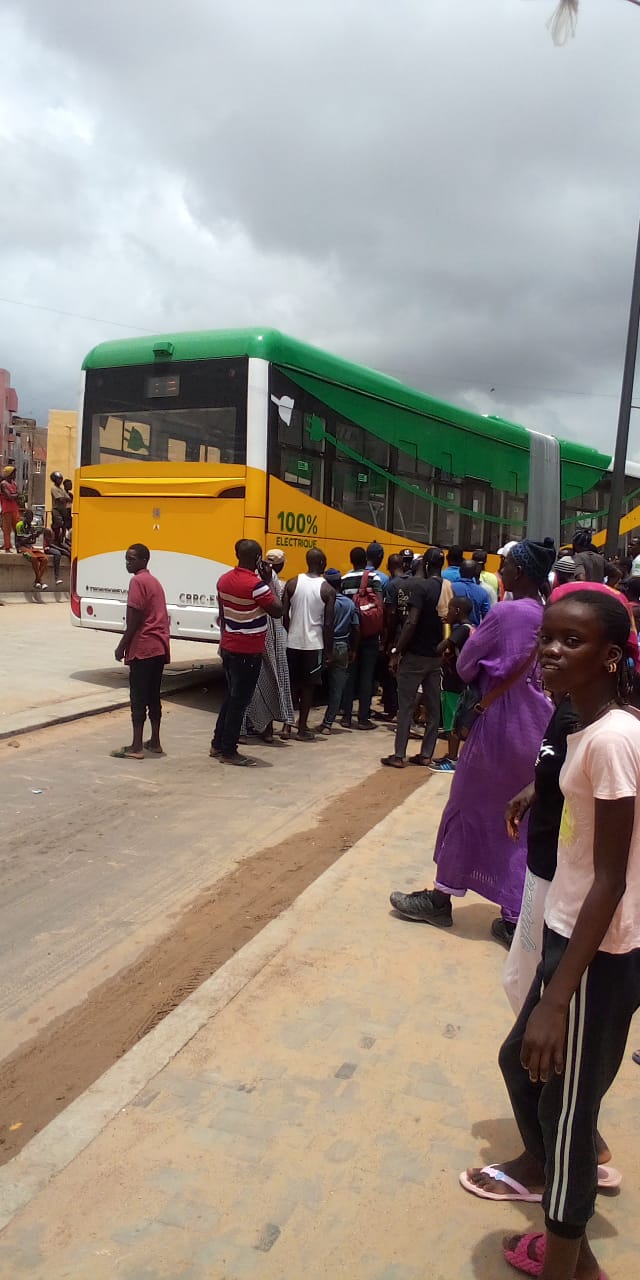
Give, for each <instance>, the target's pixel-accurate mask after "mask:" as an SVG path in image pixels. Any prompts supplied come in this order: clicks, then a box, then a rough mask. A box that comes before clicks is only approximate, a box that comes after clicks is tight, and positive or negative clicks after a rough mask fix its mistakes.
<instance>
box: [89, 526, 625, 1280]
mask: <svg viewBox="0 0 640 1280" xmlns="http://www.w3.org/2000/svg"><path fill="white" fill-rule="evenodd" d="M629 551H630V555H629V556H626V557H625V556H624V555H622V554H621V555H620V556H617V557H615V558H614V560H613V561H611V562H608V561H606V560H605V559H604V557H603V556H602V554H601V553H600V552H599V551H598V549H597V548H596V547H595V546H593V544H592V542H591V537H590V535H589V533H588V531H586V530H578V531H577V533H576V535H575V537H574V539H573V543H572V545H571V546H570V547H567V548H564V547H563V548H560V550H559V551H558V552H557V551H556V548H555V547H554V545H553V543H552V541H551V540H550V539H546V540H545V541H544V542H535V541H532V540H529V539H524V540H522V541H519V542H515V541H514V542H510V543H507V544H505V546H504V547H502V548H501V549H500V552H499V555H500V569H499V572H498V573H497V574H494V573H492V572H491V571H490V570H488V569H487V556H486V554H485V552H484V551H481V550H478V551H476V552H474V553H473V555H472V556H471V557H470V558H467V557H466V556H465V555H464V554H463V552H462V550H461V549H460V548H456V547H454V548H450V549H449V551H448V553H447V555H446V566H445V554H444V552H443V551H442V550H441V549H440V548H439V547H430V548H429V549H428V550H427V551H426V552H424V553H423V554H422V555H419V556H416V555H415V554H414V553H413V551H411V550H410V549H409V548H407V549H406V550H405V551H402V552H400V553H393V554H392V555H390V556H389V558H388V560H387V563H386V569H383V568H382V563H383V560H384V550H383V548H382V546H381V545H380V543H377V542H374V543H372V544H371V545H370V546H369V547H367V548H366V549H365V548H362V547H354V548H353V550H352V552H351V556H350V559H351V568H350V569H348V570H346V571H345V572H342V571H340V570H339V569H336V568H327V562H326V557H325V555H324V553H323V552H322V551H321V550H320V549H319V548H315V547H314V548H311V549H310V550H309V551H308V553H307V569H306V571H305V572H303V573H299V574H297V575H295V576H293V577H290V578H288V579H285V577H284V575H283V571H284V568H285V555H284V552H283V551H282V550H281V549H279V548H276V549H274V550H272V551H269V552H267V554H266V556H265V557H264V558H263V555H262V549H261V547H260V546H259V544H258V543H257V542H255V541H252V540H251V539H242V540H241V541H239V542H238V543H237V545H236V555H237V564H236V566H235V568H233V569H232V570H230V571H229V572H227V573H224V574H223V575H222V577H221V578H220V579H219V582H218V601H219V611H220V631H221V645H220V647H221V655H222V662H223V668H224V675H225V681H226V695H225V698H224V701H223V704H222V706H221V708H220V712H219V714H218V717H217V721H216V725H215V730H214V733H213V738H212V741H211V747H210V755H211V756H212V757H213V758H214V759H216V760H217V761H219V762H220V763H221V764H227V765H236V766H241V767H248V766H250V765H251V764H252V763H253V761H252V758H251V756H248V755H245V754H243V753H242V752H240V751H239V749H238V746H239V743H240V742H241V739H242V738H243V737H245V738H248V737H250V735H251V734H254V735H257V736H259V737H260V738H261V739H262V740H263V741H264V742H267V743H268V742H272V741H273V740H274V737H275V733H276V730H277V726H280V730H279V732H280V735H281V736H282V737H284V738H288V737H292V736H293V735H294V734H295V736H296V738H297V740H298V741H300V742H304V743H307V742H312V741H314V740H315V739H316V738H317V737H327V736H330V735H331V734H332V732H333V731H334V726H335V724H336V721H338V723H339V725H340V727H341V729H342V730H343V731H345V730H346V731H347V732H349V731H351V730H361V731H370V730H374V729H376V728H378V727H379V726H380V724H381V723H383V722H386V723H387V724H389V725H391V726H393V725H394V724H395V741H394V750H393V753H392V754H390V755H387V756H383V757H382V764H383V765H385V766H388V767H391V768H404V767H405V764H406V763H407V759H406V753H407V747H408V742H409V739H410V736H411V734H412V733H415V732H416V729H415V726H416V722H417V721H418V720H421V745H420V748H419V750H418V751H417V752H416V754H415V755H414V756H412V757H410V763H414V764H416V765H419V766H421V767H427V768H428V769H429V770H432V771H433V772H446V773H451V774H452V775H453V777H452V785H451V790H450V794H449V798H448V801H447V804H446V806H445V808H444V811H443V814H442V818H441V821H440V826H439V830H438V832H437V836H436V841H435V854H434V860H435V863H436V874H435V879H434V882H433V885H432V887H430V888H426V889H422V890H418V891H411V892H408V893H405V892H400V891H395V892H393V893H392V894H391V903H392V906H393V908H394V909H395V911H396V913H397V914H398V915H399V916H400V917H405V918H408V919H410V920H413V921H421V922H424V923H426V924H428V925H430V926H432V927H436V928H438V929H450V928H451V927H452V926H453V924H454V913H453V905H452V904H453V901H454V900H457V899H460V898H461V897H463V896H464V895H465V894H466V893H467V891H468V890H470V889H472V890H473V891H474V892H476V893H478V894H480V895H481V896H483V897H485V898H486V899H487V900H488V901H490V902H492V903H495V904H496V905H497V906H498V907H499V909H500V915H499V916H498V917H497V918H496V919H495V920H494V921H493V924H492V926H491V933H492V935H493V937H494V938H495V939H496V940H497V941H498V942H500V943H501V944H502V945H503V946H504V947H505V948H506V949H507V951H508V956H507V961H506V969H505V974H504V986H505V991H506V993H507V996H508V999H509V1002H510V1004H511V1007H512V1010H513V1012H514V1014H515V1018H516V1020H515V1023H514V1025H513V1027H512V1029H511V1031H510V1032H509V1034H508V1035H507V1036H506V1038H505V1040H504V1043H503V1045H502V1047H501V1049H500V1052H499V1066H500V1070H501V1072H502V1075H503V1078H504V1082H505V1085H506V1088H507V1091H508V1094H509V1098H510V1101H511V1104H512V1107H513V1113H514V1117H515V1120H516V1122H517V1125H518V1129H519V1131H520V1134H521V1137H522V1142H523V1151H522V1153H521V1155H520V1156H518V1157H517V1159H515V1160H512V1161H507V1162H503V1163H496V1164H492V1165H488V1166H485V1167H484V1168H482V1169H479V1168H478V1169H468V1170H466V1171H465V1172H464V1173H462V1174H461V1175H460V1180H461V1183H462V1185H463V1187H464V1188H465V1189H466V1190H467V1191H468V1192H470V1193H472V1194H474V1195H476V1196H479V1197H480V1198H484V1199H490V1200H494V1201H495V1200H500V1199H507V1200H522V1201H525V1202H527V1203H532V1202H541V1203H542V1206H543V1209H544V1216H545V1230H544V1232H538V1233H531V1232H529V1233H526V1234H525V1235H522V1236H516V1237H510V1238H507V1239H505V1241H504V1245H503V1248H504V1255H505V1257H506V1258H507V1260H508V1261H509V1262H510V1263H511V1265H512V1266H513V1267H515V1268H516V1269H517V1270H520V1271H522V1272H524V1273H526V1274H528V1275H540V1276H542V1277H543V1280H600V1278H601V1277H603V1275H604V1273H603V1272H602V1271H601V1270H600V1268H599V1265H598V1263H597V1261H596V1259H595V1257H594V1255H593V1253H592V1252H591V1249H590V1246H589V1244H588V1241H587V1235H586V1228H587V1224H588V1222H589V1219H590V1217H591V1216H592V1214H593V1212H594V1205H595V1198H596V1193H597V1191H598V1188H600V1187H609V1188H611V1187H615V1186H617V1185H619V1183H620V1181H621V1175H620V1174H619V1173H618V1172H617V1171H616V1170H615V1169H614V1168H613V1167H612V1165H611V1152H610V1150H609V1148H608V1146H607V1143H606V1142H605V1140H604V1139H603V1137H602V1136H601V1134H600V1133H599V1131H598V1120H599V1112H600V1105H601V1102H602V1099H603V1097H604V1095H605V1093H606V1092H607V1090H608V1089H609V1088H610V1086H611V1085H612V1083H613V1081H614V1079H615V1077H616V1074H617V1072H618V1070H619V1067H620V1064H621V1061H622V1057H623V1055H624V1051H625V1046H626V1041H627V1036H628V1032H629V1027H630V1023H631V1019H632V1017H633V1014H634V1013H635V1012H636V1010H637V1009H638V1007H639V1006H640V822H636V797H637V795H638V792H639V790H640V715H639V713H638V712H637V711H636V709H635V708H636V705H637V703H638V701H639V698H638V688H639V673H640V658H639V652H638V638H637V621H638V618H637V613H638V609H639V608H640V590H639V589H638V588H639V587H640V540H638V539H632V541H631V543H630V546H629ZM148 562H149V550H148V548H147V547H145V546H143V545H142V544H134V545H133V546H132V547H130V548H129V550H128V551H127V556H126V565H127V569H128V571H129V572H130V573H131V574H132V584H131V587H130V591H129V599H128V607H127V621H126V631H125V634H124V636H123V637H122V640H121V641H120V643H119V645H118V648H117V650H116V658H118V659H119V660H121V659H123V658H124V659H125V660H126V661H127V662H128V664H129V668H130V686H131V715H132V724H133V738H132V742H131V744H130V745H129V746H127V747H122V748H121V749H119V750H118V751H114V752H113V753H112V754H113V755H115V756H118V757H121V758H133V759H139V760H141V759H144V754H145V750H146V751H150V752H152V753H156V754H161V753H162V746H161V742H160V721H161V714H162V711H161V703H160V681H161V678H162V670H163V667H164V663H165V662H166V661H167V660H168V657H169V623H168V618H167V611H166V601H165V598H164V592H163V590H162V587H161V585H160V583H159V582H158V581H157V579H155V578H154V577H153V576H152V575H151V574H150V573H149V570H148ZM323 684H324V696H323V695H322V686H323ZM376 687H379V689H380V693H381V702H380V707H381V709H380V710H375V711H374V710H373V697H374V691H375V689H376ZM316 703H320V705H321V706H322V707H323V708H324V710H323V712H322V718H321V720H320V722H319V724H318V725H317V726H316V727H315V728H314V727H312V726H311V724H310V716H311V713H312V710H313V707H314V705H315V704H316ZM147 715H148V717H149V721H150V725H151V736H150V738H149V740H148V741H147V742H144V741H143V732H144V724H145V720H146V717H147ZM443 736H445V737H446V739H447V749H446V754H445V755H444V756H440V757H439V758H438V757H436V744H437V742H438V739H439V737H443ZM634 1057H635V1058H636V1059H637V1060H638V1061H640V1055H634Z"/></svg>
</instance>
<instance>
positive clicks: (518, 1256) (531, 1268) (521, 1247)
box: [502, 1231, 607, 1280]
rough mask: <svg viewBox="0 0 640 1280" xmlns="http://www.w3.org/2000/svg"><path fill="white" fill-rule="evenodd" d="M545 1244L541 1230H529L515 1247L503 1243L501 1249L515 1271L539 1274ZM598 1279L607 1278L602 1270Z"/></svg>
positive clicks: (533, 1274)
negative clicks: (532, 1255) (531, 1250)
mask: <svg viewBox="0 0 640 1280" xmlns="http://www.w3.org/2000/svg"><path fill="white" fill-rule="evenodd" d="M531 1245H533V1246H534V1250H533V1251H534V1254H535V1256H534V1257H533V1258H532V1257H531V1254H530V1252H529V1249H530V1246H531ZM545 1245H546V1237H545V1235H544V1234H543V1233H542V1232H541V1231H529V1232H527V1234H526V1235H524V1236H519V1237H518V1241H517V1244H516V1247H515V1249H510V1248H509V1247H508V1245H506V1244H503V1246H502V1250H503V1253H504V1256H505V1258H506V1260H507V1262H508V1263H509V1264H510V1265H511V1266H512V1267H515V1270H516V1271H521V1272H522V1274H523V1275H525V1276H540V1275H542V1268H543V1267H544V1250H545ZM598 1280H607V1277H606V1275H605V1273H604V1271H601V1272H600V1275H599V1277H598Z"/></svg>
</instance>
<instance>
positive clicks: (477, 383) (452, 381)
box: [0, 0, 640, 409]
mask: <svg viewBox="0 0 640 1280" xmlns="http://www.w3.org/2000/svg"><path fill="white" fill-rule="evenodd" d="M633 2H634V4H638V5H639V6H640V0H633ZM0 302H4V303H6V305H7V306H10V307H24V308H26V309H27V310H28V311H46V312H48V313H49V314H50V315H54V316H66V317H67V319H69V320H89V321H91V323H92V324H108V325H111V326H112V327H113V328H114V329H129V330H131V329H133V330H135V332H136V333H158V329H145V328H143V326H142V325H140V324H127V323H125V321H123V320H105V318H104V316H86V315H82V314H81V312H79V311H63V310H61V308H60V307H46V306H45V305H44V304H43V303H40V302H22V301H20V300H19V299H18V298H2V297H0ZM429 381H431V382H446V383H447V385H448V386H454V385H455V386H463V387H464V386H466V387H474V388H477V389H478V390H486V391H487V392H488V394H500V392H502V391H530V392H534V393H535V394H537V395H539V394H540V393H541V392H544V393H545V395H552V396H582V397H584V398H585V399H587V400H617V398H618V397H617V394H616V393H615V392H614V391H576V390H572V389H570V388H568V387H532V386H527V385H525V384H524V383H518V382H501V383H497V384H496V385H495V386H491V387H484V388H483V387H482V382H481V380H479V379H476V378H456V377H450V376H449V377H445V376H444V375H443V374H429ZM631 407H632V408H633V409H637V408H638V407H639V406H638V405H632V406H631Z"/></svg>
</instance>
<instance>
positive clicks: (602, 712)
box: [580, 698, 619, 729]
mask: <svg viewBox="0 0 640 1280" xmlns="http://www.w3.org/2000/svg"><path fill="white" fill-rule="evenodd" d="M617 706H619V703H618V702H617V700H616V699H615V698H609V701H608V702H605V704H604V706H602V707H600V710H599V711H596V714H595V715H594V716H592V717H591V719H590V720H589V721H588V722H587V724H586V725H585V724H583V722H582V721H580V728H581V729H586V728H588V726H589V725H591V724H595V722H596V720H601V719H602V717H603V716H605V715H606V714H607V711H610V710H611V708H612V707H617Z"/></svg>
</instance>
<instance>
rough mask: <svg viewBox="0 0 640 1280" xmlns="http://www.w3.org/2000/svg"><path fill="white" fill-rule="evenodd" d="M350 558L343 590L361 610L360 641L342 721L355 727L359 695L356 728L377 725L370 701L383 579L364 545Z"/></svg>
mask: <svg viewBox="0 0 640 1280" xmlns="http://www.w3.org/2000/svg"><path fill="white" fill-rule="evenodd" d="M349 558H350V560H351V565H352V568H351V569H350V571H349V573H345V575H344V578H343V579H342V590H343V592H344V594H345V595H346V596H348V597H350V598H351V599H352V600H353V602H354V604H355V606H356V609H357V611H358V621H359V631H360V644H359V647H358V654H357V657H356V660H355V662H353V663H352V664H351V667H350V669H349V676H348V679H347V684H346V688H345V691H344V697H343V700H342V719H341V721H340V724H341V725H342V727H343V729H352V728H353V727H354V725H353V719H352V717H353V703H354V700H355V698H356V697H357V699H358V718H357V720H356V723H355V728H356V729H377V728H378V726H377V724H374V722H373V720H372V719H371V702H372V700H373V686H374V681H375V674H376V666H377V662H378V654H379V652H380V637H381V635H382V627H383V621H384V605H383V599H382V580H381V578H380V576H379V574H378V573H377V572H376V571H375V570H372V569H367V553H366V551H365V549H364V547H353V549H352V550H351V552H350V554H349Z"/></svg>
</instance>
